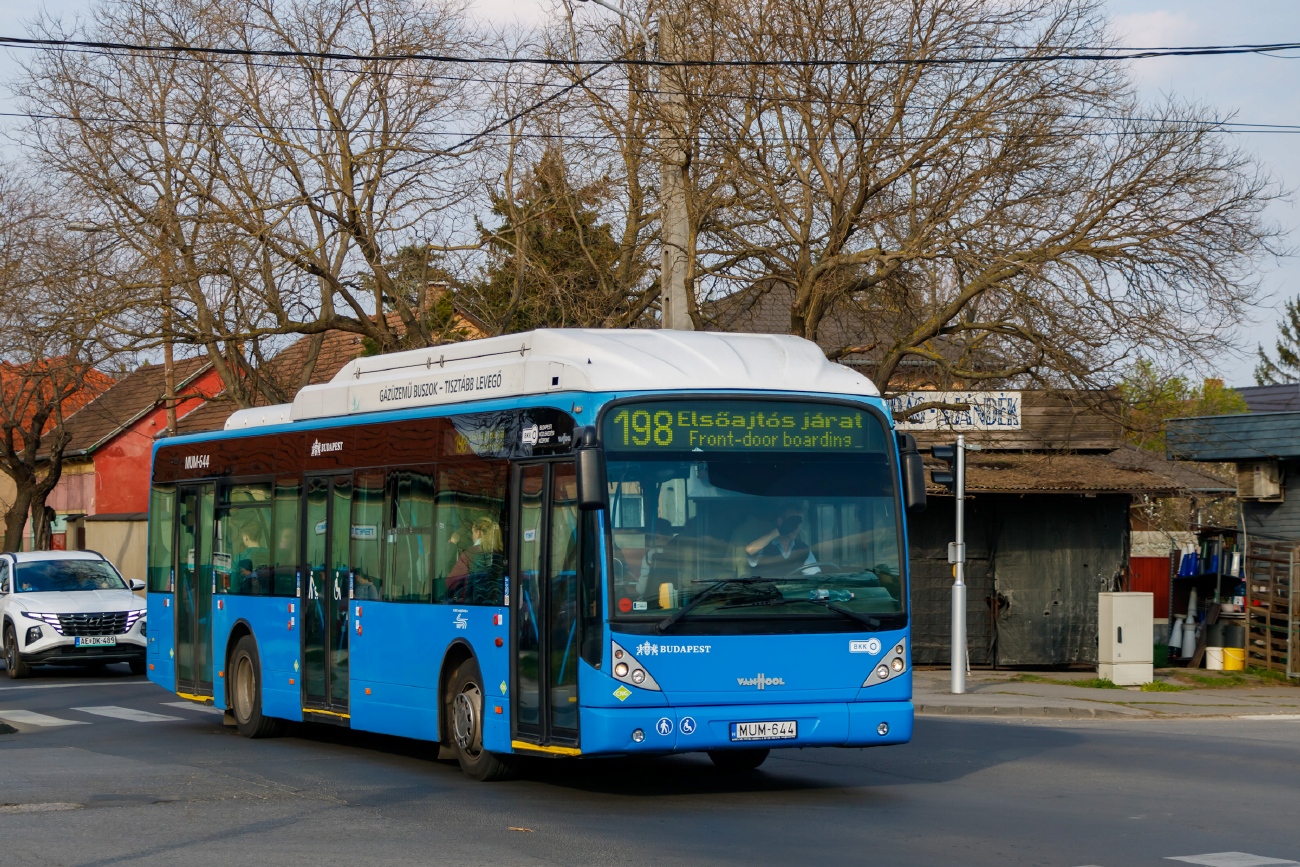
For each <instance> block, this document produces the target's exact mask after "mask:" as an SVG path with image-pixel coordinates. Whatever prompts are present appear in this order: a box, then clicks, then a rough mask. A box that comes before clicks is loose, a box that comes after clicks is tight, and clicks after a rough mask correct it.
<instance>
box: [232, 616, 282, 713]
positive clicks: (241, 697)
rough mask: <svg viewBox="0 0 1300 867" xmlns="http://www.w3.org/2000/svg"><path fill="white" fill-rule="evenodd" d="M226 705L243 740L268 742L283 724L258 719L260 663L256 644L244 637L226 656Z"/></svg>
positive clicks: (260, 708) (251, 638)
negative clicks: (228, 682)
mask: <svg viewBox="0 0 1300 867" xmlns="http://www.w3.org/2000/svg"><path fill="white" fill-rule="evenodd" d="M230 675H231V677H230V701H229V703H228V705H227V706H228V707H229V708H230V712H231V714H232V715H233V716H234V717H235V728H237V729H239V733H240V734H241V735H243V736H244V737H246V738H270V737H275V736H276V735H279V734H280V732H281V730H282V729H283V722H282V721H281V720H278V719H275V718H274V717H269V716H263V715H262V663H261V658H260V657H259V656H258V654H257V641H256V640H255V639H254V638H253V636H251V635H245V636H244V637H243V638H241V639H239V643H238V644H236V645H235V652H234V653H232V654H231V655H230Z"/></svg>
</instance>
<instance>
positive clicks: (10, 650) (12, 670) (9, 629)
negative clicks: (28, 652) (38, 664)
mask: <svg viewBox="0 0 1300 867" xmlns="http://www.w3.org/2000/svg"><path fill="white" fill-rule="evenodd" d="M31 673H32V667H31V666H30V665H28V664H27V663H25V662H23V658H22V657H21V656H19V655H18V636H17V635H15V634H14V625H13V624H12V623H6V624H5V674H7V675H9V677H10V679H12V680H17V679H18V678H20V677H27V676H28V675H29V674H31Z"/></svg>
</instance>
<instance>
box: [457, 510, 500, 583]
mask: <svg viewBox="0 0 1300 867" xmlns="http://www.w3.org/2000/svg"><path fill="white" fill-rule="evenodd" d="M469 532H470V538H471V539H472V540H473V541H472V542H471V544H470V546H469V547H468V548H465V549H463V550H462V551H461V552H460V556H459V557H457V558H456V563H455V565H453V566H452V567H451V571H450V572H448V573H447V597H448V598H449V599H454V600H456V601H458V602H464V601H467V600H468V598H469V595H470V594H469V592H468V591H469V588H468V587H467V584H468V583H469V582H470V580H471V577H472V578H473V579H479V580H481V579H488V580H489V581H491V580H494V579H495V578H496V577H498V576H497V573H498V572H500V571H501V569H500V567H501V552H502V550H503V546H502V544H501V528H500V527H499V526H497V522H496V521H494V520H492V519H491V518H490V517H488V516H487V515H482V516H480V517H478V518H476V519H474V522H473V523H472V524H471V525H470V530H469ZM450 541H451V542H452V544H453V545H454V544H456V541H457V540H456V537H455V536H454V535H453V536H452V538H451V540H450Z"/></svg>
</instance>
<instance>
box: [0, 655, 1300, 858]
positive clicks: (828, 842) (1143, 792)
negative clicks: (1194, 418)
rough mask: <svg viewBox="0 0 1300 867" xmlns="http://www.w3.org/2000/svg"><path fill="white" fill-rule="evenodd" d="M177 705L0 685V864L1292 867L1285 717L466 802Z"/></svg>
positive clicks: (343, 738) (308, 731)
mask: <svg viewBox="0 0 1300 867" xmlns="http://www.w3.org/2000/svg"><path fill="white" fill-rule="evenodd" d="M117 668H121V669H122V670H121V671H116V670H115V669H117ZM178 701H179V699H177V698H176V697H175V696H173V695H171V694H169V693H166V692H164V691H163V690H161V689H159V688H158V687H156V686H154V685H152V684H150V683H148V682H147V681H145V680H143V679H142V678H135V677H131V676H129V675H127V674H126V672H125V666H115V667H113V668H110V669H109V671H108V672H106V673H103V674H100V675H94V674H92V673H90V672H88V671H82V670H75V669H74V670H68V671H64V672H56V673H51V674H42V675H41V676H39V677H37V678H34V679H32V680H25V681H18V682H14V681H9V680H7V679H6V680H0V720H6V721H8V722H10V723H12V724H13V727H14V728H16V729H17V731H15V732H12V733H9V734H0V804H3V805H5V806H0V864H3V865H9V864H22V865H45V864H58V865H110V864H157V865H173V864H185V865H187V867H190V865H206V864H221V865H243V864H258V865H281V864H284V865H313V867H315V865H335V864H337V865H347V867H357V865H367V867H368V865H381V864H382V865H388V864H400V865H406V864H420V865H429V864H456V865H473V864H493V865H500V864H510V865H516V864H519V865H525V864H635V865H646V864H703V863H709V864H736V865H754V864H803V865H821V864H889V865H909V864H921V865H948V864H954V865H1006V864H1045V865H1065V867H1078V865H1100V867H1120V865H1156V864H1167V865H1172V864H1176V863H1180V862H1175V861H1167V860H1164V859H1166V858H1170V857H1186V856H1206V857H1202V858H1200V859H1199V860H1196V861H1191V862H1190V863H1212V864H1240V865H1243V867H1244V865H1250V864H1266V863H1272V864H1277V863H1279V862H1278V861H1268V860H1248V859H1242V858H1237V859H1236V860H1235V861H1234V860H1225V859H1224V857H1223V856H1219V857H1218V860H1217V861H1216V860H1215V859H1213V858H1208V856H1210V855H1215V854H1217V853H1225V852H1240V853H1247V854H1249V855H1252V856H1256V858H1257V859H1269V858H1272V859H1297V860H1300V824H1298V823H1297V820H1296V817H1297V815H1300V785H1298V783H1300V776H1298V775H1297V769H1300V719H1281V720H1267V721H1265V720H1250V721H1245V720H1235V721H1226V720H1182V721H1146V720H1144V721H1138V722H1128V721H1114V720H1105V721H1096V722H1092V721H1089V722H1073V721H1068V722H1067V721H1059V722H1051V721H1034V722H1023V723H1017V722H1006V721H1001V722H990V721H970V720H965V719H945V718H924V719H921V720H920V721H919V723H918V726H917V731H916V737H915V740H914V741H913V742H912V743H911V744H909V745H907V746H903V747H889V748H880V749H872V750H794V751H787V752H778V753H774V754H773V757H772V758H770V759H769V760H768V762H767V764H765V765H764V766H763V768H762V769H761V770H760V771H759V772H757V773H755V774H752V775H749V776H742V777H727V776H725V775H722V774H720V773H718V772H716V771H715V770H714V768H713V767H712V765H711V764H710V763H709V762H708V760H707V759H706V758H704V757H703V756H680V757H674V758H671V759H662V760H657V761H649V762H635V763H633V762H627V761H612V760H611V761H539V762H537V763H536V764H534V765H532V766H531V767H530V768H529V771H528V773H527V776H526V777H525V778H524V779H522V780H518V781H514V782H507V783H476V782H473V781H471V780H469V779H467V778H466V777H464V776H462V775H461V773H460V771H459V769H458V768H457V767H456V765H455V764H453V763H445V762H438V761H434V760H433V759H432V758H431V755H430V752H429V750H428V748H427V746H426V745H424V744H420V743H417V742H412V741H405V740H400V739H394V738H380V737H372V736H367V735H362V734H354V733H351V732H347V731H344V730H341V729H336V728H330V727H317V726H305V727H302V728H301V729H299V730H298V731H297V732H296V733H295V734H294V735H293V736H290V737H284V738H279V739H275V740H263V741H248V740H244V739H243V738H240V737H239V736H238V735H237V734H236V733H235V731H234V730H233V729H230V728H224V727H223V726H222V725H221V717H220V716H219V715H217V714H214V713H210V712H205V711H203V710H199V709H196V708H194V707H192V706H189V707H187V706H180V707H177V706H173V705H172V704H170V703H171V702H178ZM33 714H35V715H39V716H33ZM154 717H159V718H154ZM51 720H53V721H55V722H62V723H65V724H52V723H51V722H50V721H51ZM42 723H43V724H42ZM1207 858H1208V860H1207ZM1181 863H1188V862H1181ZM1281 863H1291V862H1289V861H1283V862H1281Z"/></svg>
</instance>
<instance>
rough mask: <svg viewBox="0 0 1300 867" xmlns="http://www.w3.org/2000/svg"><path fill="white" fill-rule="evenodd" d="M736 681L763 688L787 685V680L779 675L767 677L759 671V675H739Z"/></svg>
mask: <svg viewBox="0 0 1300 867" xmlns="http://www.w3.org/2000/svg"><path fill="white" fill-rule="evenodd" d="M736 683H738V684H740V685H741V686H756V687H758V688H759V689H762V688H763V687H765V686H785V681H784V680H782V679H781V678H779V677H767V676H765V675H764V674H763V673H762V672H759V674H758V677H738V678H736Z"/></svg>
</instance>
